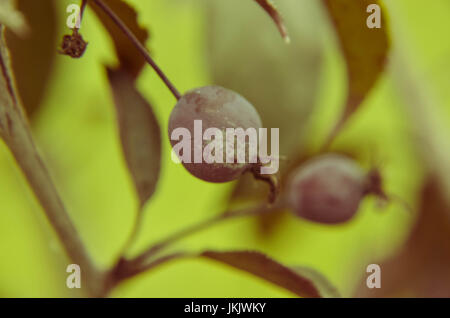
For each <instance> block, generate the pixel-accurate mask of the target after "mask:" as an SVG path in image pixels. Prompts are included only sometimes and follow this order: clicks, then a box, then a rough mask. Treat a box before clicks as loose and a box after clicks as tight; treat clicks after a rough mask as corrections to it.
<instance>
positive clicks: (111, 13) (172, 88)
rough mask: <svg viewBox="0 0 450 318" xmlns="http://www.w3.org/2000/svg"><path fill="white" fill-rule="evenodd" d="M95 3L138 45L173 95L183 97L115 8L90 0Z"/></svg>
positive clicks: (100, 0)
mask: <svg viewBox="0 0 450 318" xmlns="http://www.w3.org/2000/svg"><path fill="white" fill-rule="evenodd" d="M90 1H92V2H93V3H95V4H96V5H97V6H98V7H99V8H100V9H102V10H103V11H104V12H105V13H106V14H107V15H108V16H109V17H110V18H111V20H112V21H113V22H114V23H115V24H116V25H117V26H118V27H119V28H120V29H121V30H122V32H123V33H125V35H126V36H127V37H128V38H129V39H130V41H131V42H132V43H133V44H134V46H136V48H137V49H138V50H139V52H141V54H142V55H143V56H144V58H145V60H146V61H147V63H148V64H150V66H151V67H152V68H153V69H154V70H155V72H156V73H157V74H158V76H159V77H160V78H161V80H162V81H163V82H164V84H166V86H167V88H168V89H169V90H170V91H171V92H172V94H173V96H175V98H176V99H177V100H178V99H180V98H181V94H180V92H178V90H177V89H176V87H175V86H174V85H173V84H172V82H171V81H170V80H169V79H168V78H167V76H166V75H165V74H164V72H163V71H162V70H161V69H160V68H159V67H158V65H157V64H156V63H155V61H154V60H153V58H152V57H151V56H150V54H149V53H148V51H147V49H146V48H145V47H144V46H143V45H142V43H141V42H140V41H139V39H138V38H137V37H136V36H135V35H134V34H133V32H131V30H130V29H129V28H128V27H127V26H126V25H125V23H123V21H122V20H121V19H120V18H119V17H118V16H117V14H115V12H114V11H113V10H111V8H110V7H108V5H106V3H104V2H103V1H102V0H90Z"/></svg>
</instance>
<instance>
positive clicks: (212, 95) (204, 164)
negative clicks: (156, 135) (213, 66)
mask: <svg viewBox="0 0 450 318" xmlns="http://www.w3.org/2000/svg"><path fill="white" fill-rule="evenodd" d="M198 121H201V126H200V131H198V130H199V128H198V126H196V125H195V123H196V122H197V123H198ZM261 127H262V123H261V119H260V117H259V114H258V112H257V111H256V109H255V108H254V107H253V105H252V104H250V103H249V102H248V101H247V100H246V99H245V98H244V97H242V96H241V95H239V94H237V93H235V92H233V91H231V90H228V89H225V88H223V87H219V86H206V87H201V88H196V89H194V90H191V91H189V92H187V93H186V94H184V95H183V96H182V97H181V98H180V99H179V100H178V102H177V104H176V105H175V107H174V109H173V110H172V113H171V115H170V119H169V138H170V142H171V144H172V147H173V149H174V152H176V151H175V150H176V145H177V144H180V143H181V142H179V140H180V139H181V138H180V137H181V134H180V133H178V132H179V131H180V130H177V128H179V129H184V132H187V133H188V135H189V136H193V137H189V139H190V140H187V143H188V146H189V147H183V148H182V151H179V152H176V154H177V155H178V157H179V158H180V159H181V162H182V163H183V165H184V167H185V168H186V169H187V170H188V171H189V172H190V173H191V174H192V175H194V176H195V177H197V178H199V179H202V180H204V181H208V182H228V181H231V180H235V179H237V178H238V177H239V176H240V175H241V174H242V173H243V172H245V171H248V170H250V169H251V168H252V166H253V165H254V164H255V163H251V162H250V161H244V162H241V161H238V160H236V153H235V150H234V151H233V153H232V154H231V156H233V158H232V159H233V160H231V161H230V160H225V159H224V158H225V157H224V156H225V152H226V151H225V150H227V149H226V147H225V146H223V144H224V143H225V142H224V140H223V139H222V140H220V142H221V147H222V146H223V148H221V151H222V152H223V155H219V157H221V158H223V160H219V161H218V160H215V161H207V160H205V158H204V155H203V154H204V150H205V147H207V146H208V144H209V143H210V142H211V141H212V140H205V138H203V137H200V138H201V140H200V141H199V140H197V142H196V140H195V139H196V138H197V137H198V134H199V133H200V135H201V136H204V134H205V132H207V131H208V130H209V128H212V129H216V130H218V131H220V132H221V133H222V134H223V136H225V135H226V131H227V129H228V128H234V129H236V128H242V129H243V130H247V129H248V128H253V129H254V130H255V131H256V134H258V133H257V132H258V130H259V128H261ZM183 135H184V133H183ZM185 138H186V137H184V138H183V141H184V142H186V140H184V139H185ZM258 138H259V137H258V135H256V139H257V140H256V142H258V141H259V139H258ZM222 142H223V143H222ZM234 142H235V141H234V139H233V143H234ZM238 142H239V140H238ZM241 143H242V140H241ZM243 143H244V144H241V145H239V144H238V145H236V146H234V149H237V148H238V147H245V154H246V155H247V154H248V147H250V145H249V140H247V139H244V140H243ZM216 151H217V149H216V150H215V151H214V152H216ZM181 152H183V153H181ZM185 152H187V153H185ZM196 152H197V153H200V154H201V158H198V156H197V159H200V161H194V158H195V157H196ZM230 152H231V151H230ZM180 155H181V156H180ZM186 155H187V158H189V160H183V159H186V157H185V156H186ZM227 155H228V154H227ZM181 157H183V158H181Z"/></svg>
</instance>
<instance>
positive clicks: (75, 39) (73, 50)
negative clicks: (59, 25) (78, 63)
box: [59, 29, 87, 58]
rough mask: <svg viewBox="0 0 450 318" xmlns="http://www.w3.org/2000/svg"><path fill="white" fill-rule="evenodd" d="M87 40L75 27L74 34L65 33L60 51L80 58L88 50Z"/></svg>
mask: <svg viewBox="0 0 450 318" xmlns="http://www.w3.org/2000/svg"><path fill="white" fill-rule="evenodd" d="M86 47H87V42H85V41H84V40H83V37H82V36H81V34H79V33H78V29H73V32H72V35H64V37H63V42H62V44H61V50H60V51H59V53H61V54H64V55H68V56H70V57H72V58H80V57H82V56H83V54H84V51H86Z"/></svg>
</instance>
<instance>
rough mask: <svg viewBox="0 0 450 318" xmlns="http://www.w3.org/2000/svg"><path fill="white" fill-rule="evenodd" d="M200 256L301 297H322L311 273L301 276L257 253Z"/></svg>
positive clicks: (236, 252)
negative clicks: (251, 275)
mask: <svg viewBox="0 0 450 318" xmlns="http://www.w3.org/2000/svg"><path fill="white" fill-rule="evenodd" d="M201 256H203V257H206V258H210V259H213V260H215V261H218V262H222V263H225V264H227V265H230V266H232V267H235V268H237V269H240V270H242V271H245V272H248V273H250V274H253V275H255V276H257V277H259V278H262V279H265V280H267V281H269V282H271V283H273V284H275V285H278V286H280V287H283V288H285V289H287V290H289V291H291V292H293V293H294V294H296V295H298V296H301V297H312V298H318V297H322V295H323V294H322V293H321V291H320V289H319V287H318V286H317V284H316V281H315V278H313V277H312V276H313V275H311V272H309V273H308V274H307V275H305V276H303V275H302V274H300V273H298V272H297V270H293V269H291V268H289V267H286V266H284V265H282V264H280V263H278V262H276V261H274V260H272V259H270V258H269V257H267V256H266V255H264V254H262V253H259V252H248V251H234V252H214V251H206V252H203V253H202V254H201ZM319 284H321V285H323V282H322V281H320V282H319ZM323 296H325V295H323Z"/></svg>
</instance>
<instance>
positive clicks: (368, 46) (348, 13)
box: [323, 0, 390, 138]
mask: <svg viewBox="0 0 450 318" xmlns="http://www.w3.org/2000/svg"><path fill="white" fill-rule="evenodd" d="M323 2H324V4H325V7H326V9H327V11H328V14H329V16H330V18H331V20H332V21H333V24H334V28H335V31H336V35H337V37H338V40H339V43H340V46H341V49H342V53H343V55H344V58H345V62H346V65H347V74H348V92H347V101H346V106H345V109H344V112H343V114H342V117H341V118H340V119H339V121H338V123H337V125H336V127H335V128H334V130H333V132H332V136H331V138H332V137H334V135H335V134H336V133H337V132H338V130H339V129H340V128H341V127H342V125H343V124H344V123H345V122H346V121H347V119H348V118H349V117H350V116H351V115H352V114H353V113H354V112H355V111H356V110H357V109H358V107H359V106H360V104H361V102H362V101H363V100H364V98H365V97H366V96H367V94H368V93H369V92H370V90H371V89H372V88H373V86H374V85H375V83H376V81H377V79H378V78H379V77H380V74H381V73H382V71H383V69H384V67H385V64H386V59H387V55H388V52H389V47H390V40H389V37H388V28H387V25H386V19H385V16H386V8H384V7H382V6H381V5H380V1H375V0H358V1H354V0H323ZM370 4H377V5H380V7H381V9H382V11H381V28H379V29H378V28H373V29H370V28H368V26H367V18H368V17H369V15H370V13H367V7H368V6H369V5H370Z"/></svg>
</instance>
